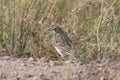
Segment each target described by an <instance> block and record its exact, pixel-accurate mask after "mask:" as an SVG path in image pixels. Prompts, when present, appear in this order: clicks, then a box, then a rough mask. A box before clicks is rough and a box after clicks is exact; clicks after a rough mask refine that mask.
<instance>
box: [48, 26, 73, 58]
mask: <svg viewBox="0 0 120 80" xmlns="http://www.w3.org/2000/svg"><path fill="white" fill-rule="evenodd" d="M48 31H49V32H50V33H51V35H52V44H53V46H54V47H55V49H56V51H57V52H58V53H59V54H60V56H61V57H65V56H67V55H72V42H71V40H70V39H69V38H68V36H67V35H66V33H65V32H64V31H63V30H62V29H61V28H60V27H59V26H56V25H54V26H52V27H51V28H49V29H48Z"/></svg>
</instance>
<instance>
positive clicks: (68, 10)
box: [0, 0, 120, 60]
mask: <svg viewBox="0 0 120 80" xmlns="http://www.w3.org/2000/svg"><path fill="white" fill-rule="evenodd" d="M0 13H1V14H0V54H3V55H14V56H18V57H30V56H33V57H42V56H46V57H51V58H52V59H54V58H59V55H58V54H56V51H55V49H54V48H53V47H52V45H51V41H50V36H49V34H48V33H47V32H46V29H47V28H48V27H50V25H52V24H60V25H61V27H62V28H63V30H64V31H66V33H67V34H68V36H69V37H70V39H71V40H72V42H73V49H74V53H75V55H76V56H77V57H79V58H80V59H81V60H100V59H102V60H104V59H110V60H119V59H120V0H74V1H73V0H0Z"/></svg>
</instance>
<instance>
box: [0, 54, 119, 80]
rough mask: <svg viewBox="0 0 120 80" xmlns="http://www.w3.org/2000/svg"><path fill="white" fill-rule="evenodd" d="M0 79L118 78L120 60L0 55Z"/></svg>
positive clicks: (99, 79) (67, 79) (62, 79)
mask: <svg viewBox="0 0 120 80" xmlns="http://www.w3.org/2000/svg"><path fill="white" fill-rule="evenodd" d="M0 80H120V62H110V61H103V62H97V61H90V62H88V63H84V62H80V61H78V62H71V61H70V60H67V61H53V60H49V59H46V58H45V57H43V58H40V59H34V58H32V57H31V58H12V57H9V56H4V57H0Z"/></svg>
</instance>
